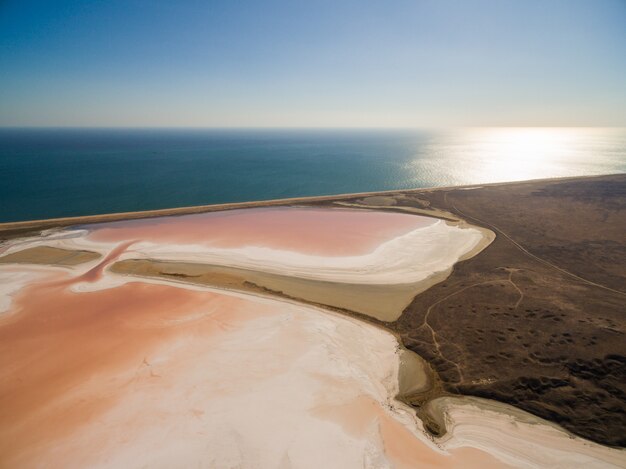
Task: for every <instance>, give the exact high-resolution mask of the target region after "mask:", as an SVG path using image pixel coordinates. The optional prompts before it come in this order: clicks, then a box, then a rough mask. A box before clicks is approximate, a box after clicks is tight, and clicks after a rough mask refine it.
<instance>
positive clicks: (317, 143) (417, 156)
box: [0, 128, 626, 222]
mask: <svg viewBox="0 0 626 469" xmlns="http://www.w3.org/2000/svg"><path fill="white" fill-rule="evenodd" d="M618 172H626V129H615V128H610V129H608V128H607V129H604V128H590V129H581V128H563V129H560V128H554V129H539V128H537V129H532V128H531V129H528V128H476V129H458V130H438V131H434V130H244V129H241V130H200V129H184V130H181V129H0V222H6V221H18V220H31V219H41V218H52V217H64V216H77V215H91V214H100V213H110V212H125V211H134V210H148V209H158V208H170V207H181V206H188V205H200V204H212V203H221V202H240V201H250V200H263V199H274V198H283V197H296V196H309V195H325V194H339V193H347V192H365V191H378V190H387V189H406V188H417V187H433V186H447V185H457V184H474V183H486V182H498V181H513V180H523V179H532V178H543V177H556V176H576V175H592V174H608V173H618Z"/></svg>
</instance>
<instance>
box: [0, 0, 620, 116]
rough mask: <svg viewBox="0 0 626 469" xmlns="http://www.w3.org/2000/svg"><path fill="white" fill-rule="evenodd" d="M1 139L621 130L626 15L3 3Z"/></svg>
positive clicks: (334, 2) (505, 5)
mask: <svg viewBox="0 0 626 469" xmlns="http://www.w3.org/2000/svg"><path fill="white" fill-rule="evenodd" d="M0 125H2V126H22V125H44V126H66V125H70V126H211V127H232V126H234V127H273V126H276V127H287V126H290V127H291V126H296V127H297V126H301V127H311V126H312V127H371V126H374V127H396V126H400V127H413V126H418V127H440V126H461V125H478V126H482V125H486V126H489V125H511V126H518V125H519V126H526V125H531V126H533V125H540V126H543V125H549V126H560V125H565V126H567V125H583V126H585V125H598V126H605V125H615V126H626V0H586V1H579V0H491V1H488V0H477V1H473V0H458V1H452V0H412V1H403V0H398V1H384V0H378V1H366V0H345V1H342V0H328V1H316V0H307V1H297V0H285V1H282V0H281V1H274V0H263V1H261V0H259V1H256V2H253V1H239V0H223V1H184V0H169V1H166V0H162V1H156V0H103V1H94V0H92V1H85V0H77V1H64V0H56V1H43V0H42V1H34V0H0Z"/></svg>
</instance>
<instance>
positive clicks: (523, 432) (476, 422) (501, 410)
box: [428, 396, 626, 469]
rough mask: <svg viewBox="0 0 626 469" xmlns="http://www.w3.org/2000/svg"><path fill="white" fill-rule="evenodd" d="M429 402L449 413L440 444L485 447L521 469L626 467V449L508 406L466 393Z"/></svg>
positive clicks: (445, 416)
mask: <svg viewBox="0 0 626 469" xmlns="http://www.w3.org/2000/svg"><path fill="white" fill-rule="evenodd" d="M428 406H429V408H430V409H432V411H433V412H435V413H437V414H439V415H443V416H444V420H445V426H446V428H447V429H448V434H447V435H445V436H444V437H443V438H441V439H439V440H438V442H439V443H440V444H441V446H442V447H443V448H445V449H447V450H453V449H454V448H460V447H463V446H471V447H474V448H480V449H483V450H485V451H488V452H489V453H491V454H493V455H495V456H496V457H498V458H499V459H501V460H502V461H505V462H506V463H508V464H511V465H512V466H515V467H521V468H537V467H549V468H555V469H556V468H562V469H566V468H587V469H592V468H597V469H602V468H618V467H621V468H623V467H626V450H618V449H613V448H608V447H605V446H602V445H599V444H597V443H593V442H591V441H587V440H584V439H582V438H579V437H577V436H574V435H572V434H570V433H568V432H566V431H565V430H563V429H562V428H560V427H558V426H557V425H555V424H552V423H550V422H546V421H545V420H542V419H540V418H539V417H536V416H534V415H532V414H529V413H527V412H524V411H522V410H520V409H517V408H515V407H512V406H509V405H507V404H503V403H500V402H497V401H490V400H486V399H480V398H476V397H465V396H463V397H440V398H437V399H435V400H433V401H431V402H430V403H429V404H428Z"/></svg>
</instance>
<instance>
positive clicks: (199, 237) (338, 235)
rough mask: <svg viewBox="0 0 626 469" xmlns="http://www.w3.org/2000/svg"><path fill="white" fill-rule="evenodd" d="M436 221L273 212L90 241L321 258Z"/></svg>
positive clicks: (125, 224)
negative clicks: (274, 251) (258, 249)
mask: <svg viewBox="0 0 626 469" xmlns="http://www.w3.org/2000/svg"><path fill="white" fill-rule="evenodd" d="M436 221H437V220H436V219H434V218H428V217H420V216H415V215H406V214H400V213H388V212H373V211H365V210H349V209H318V208H295V207H272V208H259V209H242V210H230V211H223V212H209V213H201V214H193V215H182V216H176V217H162V218H151V219H141V220H128V221H120V222H111V223H103V224H99V225H91V226H88V227H87V228H88V229H89V231H90V234H89V239H91V240H93V241H104V242H120V241H127V240H137V241H148V242H152V243H156V244H167V243H171V244H196V245H202V246H206V247H209V248H210V247H215V248H238V247H244V246H257V247H267V248H272V249H278V250H284V251H296V252H301V253H307V254H312V255H321V256H356V255H362V254H367V253H369V252H371V251H373V250H374V249H376V248H377V247H378V246H379V245H380V244H382V243H384V242H386V241H389V240H391V239H394V238H397V237H399V236H402V235H404V234H407V233H409V232H411V231H414V230H416V229H419V228H424V227H426V226H429V225H432V224H434V223H435V222H436Z"/></svg>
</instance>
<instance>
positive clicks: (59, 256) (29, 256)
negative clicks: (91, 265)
mask: <svg viewBox="0 0 626 469" xmlns="http://www.w3.org/2000/svg"><path fill="white" fill-rule="evenodd" d="M99 257H100V254H98V253H97V252H93V251H83V250H71V249H62V248H55V247H51V246H35V247H32V248H27V249H23V250H21V251H17V252H13V253H10V254H7V255H5V256H2V257H0V264H46V265H58V266H64V267H68V266H74V265H79V264H84V263H85V262H91V261H93V260H96V259H98V258H99Z"/></svg>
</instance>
